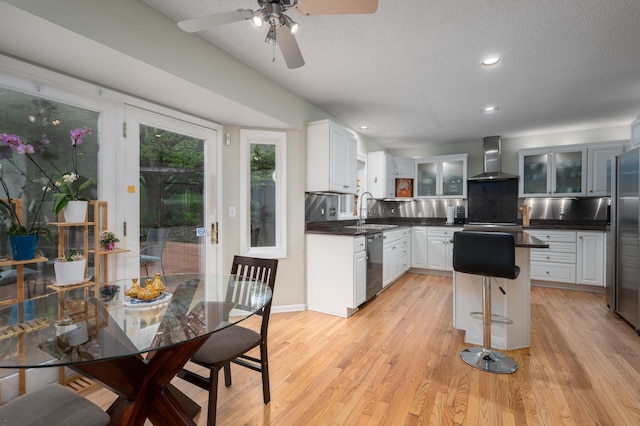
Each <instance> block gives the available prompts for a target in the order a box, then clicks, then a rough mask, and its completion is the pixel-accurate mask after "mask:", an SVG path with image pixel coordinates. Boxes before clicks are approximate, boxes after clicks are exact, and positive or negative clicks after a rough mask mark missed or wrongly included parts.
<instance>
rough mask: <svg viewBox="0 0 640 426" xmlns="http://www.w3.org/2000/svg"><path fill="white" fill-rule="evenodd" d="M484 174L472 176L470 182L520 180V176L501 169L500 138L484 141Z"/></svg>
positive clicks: (489, 138) (487, 138)
mask: <svg viewBox="0 0 640 426" xmlns="http://www.w3.org/2000/svg"><path fill="white" fill-rule="evenodd" d="M483 142H484V143H483V154H484V163H483V164H484V173H480V174H479V175H475V176H471V177H470V178H468V180H470V181H487V180H496V181H497V180H508V179H518V176H516V175H512V174H509V173H504V172H503V171H502V170H501V167H500V155H501V153H502V140H501V138H500V136H488V137H486V138H484V139H483Z"/></svg>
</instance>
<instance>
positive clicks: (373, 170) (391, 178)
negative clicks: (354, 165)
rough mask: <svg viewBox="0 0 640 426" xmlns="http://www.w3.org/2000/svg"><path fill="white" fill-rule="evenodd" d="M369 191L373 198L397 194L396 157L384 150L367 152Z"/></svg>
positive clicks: (390, 196) (392, 196)
mask: <svg viewBox="0 0 640 426" xmlns="http://www.w3.org/2000/svg"><path fill="white" fill-rule="evenodd" d="M366 188H367V191H369V192H370V193H371V195H373V198H380V199H382V198H394V197H395V196H396V159H395V157H393V156H392V155H389V154H387V153H386V152H384V151H375V152H370V153H368V154H367V187H366Z"/></svg>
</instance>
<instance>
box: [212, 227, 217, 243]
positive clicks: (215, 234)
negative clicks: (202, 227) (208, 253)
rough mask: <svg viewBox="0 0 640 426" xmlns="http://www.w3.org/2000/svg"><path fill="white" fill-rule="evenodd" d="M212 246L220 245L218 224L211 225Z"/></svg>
mask: <svg viewBox="0 0 640 426" xmlns="http://www.w3.org/2000/svg"><path fill="white" fill-rule="evenodd" d="M211 244H218V222H213V223H212V224H211Z"/></svg>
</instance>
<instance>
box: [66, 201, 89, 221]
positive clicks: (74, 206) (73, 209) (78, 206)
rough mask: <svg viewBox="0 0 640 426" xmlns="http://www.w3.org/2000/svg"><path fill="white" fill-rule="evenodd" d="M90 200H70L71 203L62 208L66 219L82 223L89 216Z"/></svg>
mask: <svg viewBox="0 0 640 426" xmlns="http://www.w3.org/2000/svg"><path fill="white" fill-rule="evenodd" d="M87 204H88V201H69V204H67V205H66V206H65V208H64V209H62V211H63V213H64V221H65V222H67V223H82V222H85V221H86V218H87Z"/></svg>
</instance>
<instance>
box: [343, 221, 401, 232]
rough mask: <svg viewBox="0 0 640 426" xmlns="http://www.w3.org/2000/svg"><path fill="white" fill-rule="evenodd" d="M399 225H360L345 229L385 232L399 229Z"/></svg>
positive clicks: (349, 226)
mask: <svg viewBox="0 0 640 426" xmlns="http://www.w3.org/2000/svg"><path fill="white" fill-rule="evenodd" d="M397 227H398V225H384V224H381V223H365V224H363V225H362V226H360V225H348V226H345V228H347V229H364V230H366V231H378V230H380V231H381V230H384V229H391V228H397Z"/></svg>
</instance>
